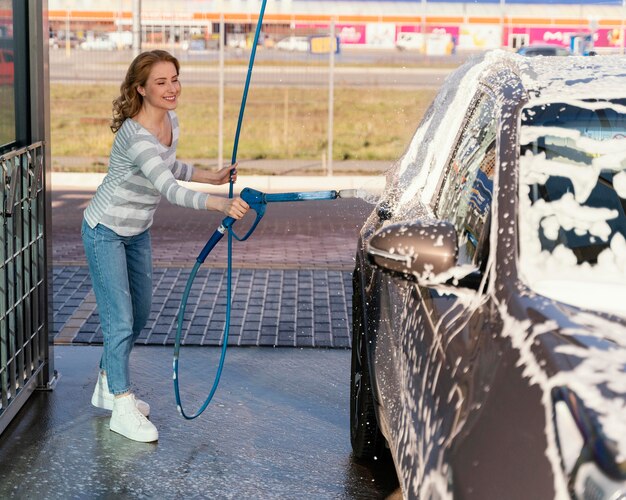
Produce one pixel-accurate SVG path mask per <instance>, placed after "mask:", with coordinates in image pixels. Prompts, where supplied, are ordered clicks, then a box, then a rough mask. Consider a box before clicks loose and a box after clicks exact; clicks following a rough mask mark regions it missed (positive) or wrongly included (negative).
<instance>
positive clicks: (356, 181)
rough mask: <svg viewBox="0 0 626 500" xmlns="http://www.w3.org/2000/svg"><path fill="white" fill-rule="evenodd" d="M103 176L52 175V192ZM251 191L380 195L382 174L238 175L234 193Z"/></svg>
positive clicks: (199, 187)
mask: <svg viewBox="0 0 626 500" xmlns="http://www.w3.org/2000/svg"><path fill="white" fill-rule="evenodd" d="M105 175H106V174H104V173H75V172H52V189H61V190H70V191H80V190H82V191H85V190H95V189H96V188H97V187H98V186H99V185H100V183H101V182H102V179H103V178H104V176H105ZM181 184H182V185H184V186H186V187H189V188H191V189H194V190H196V191H203V192H207V193H221V194H223V193H224V190H225V188H226V187H227V186H226V185H224V186H212V185H207V184H198V183H195V182H181ZM246 187H249V188H252V189H256V190H258V191H262V192H264V193H275V192H289V191H321V190H336V191H339V190H341V189H364V190H366V191H368V192H370V193H372V194H380V193H382V191H383V189H384V187H385V176H384V175H341V176H339V175H337V176H313V175H301V176H300V175H294V176H292V175H285V176H282V175H276V176H272V175H240V176H239V179H238V181H237V184H236V185H235V187H234V191H235V193H239V192H240V191H241V190H242V189H243V188H246Z"/></svg>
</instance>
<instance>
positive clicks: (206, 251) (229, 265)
mask: <svg viewBox="0 0 626 500" xmlns="http://www.w3.org/2000/svg"><path fill="white" fill-rule="evenodd" d="M266 4H267V0H263V2H262V4H261V11H260V12H259V20H258V22H257V26H256V30H255V33H254V42H253V43H252V51H251V52H250V61H249V63H248V73H247V75H246V83H245V86H244V89H243V96H242V99H241V106H240V108H239V118H238V120H237V131H236V132H235V140H234V144H233V155H232V159H231V165H234V164H235V163H237V149H238V147H239V135H240V133H241V125H242V123H243V115H244V111H245V107H246V101H247V99H248V89H249V87H250V80H251V77H252V68H253V66H254V58H255V56H256V47H257V44H258V42H259V35H260V33H261V26H262V24H263V16H264V14H265V5H266ZM232 174H233V172H232V171H231V178H230V185H229V189H228V197H229V198H232V197H233V185H234V182H233V178H232ZM263 213H264V212H263ZM261 217H263V214H261V215H260V217H259V212H258V211H257V220H256V221H255V224H254V225H253V227H252V228H251V229H250V231H248V234H247V235H246V236H244V238H243V239H247V238H248V237H249V236H250V235H251V234H252V232H253V231H254V229H255V228H256V225H257V224H258V222H259V220H260V219H261ZM227 219H232V218H231V217H227V218H226V219H224V221H223V222H222V225H221V226H220V228H218V230H217V231H216V232H215V233H214V234H213V235H212V236H211V238H210V239H209V241H208V242H207V244H206V245H205V247H204V248H203V249H202V252H200V255H199V256H198V259H197V260H196V263H195V264H194V267H193V268H192V271H191V273H190V274H189V279H188V280H187V286H186V287H185V293H184V294H183V298H182V301H181V304H180V308H179V312H178V324H177V328H176V340H175V343H174V362H173V370H174V374H173V378H174V393H175V396H176V407H177V409H178V411H179V412H180V414H181V415H182V416H183V417H184V418H186V419H187V420H192V419H194V418H196V417H198V416H200V415H201V414H202V412H203V411H204V410H206V408H207V406H208V405H209V403H210V402H211V400H212V399H213V395H214V394H215V391H216V389H217V386H218V384H219V381H220V377H221V376H222V369H223V367H224V359H225V357H226V348H227V346H228V333H229V331H230V309H231V299H232V273H233V231H232V229H231V228H232V223H233V222H234V219H232V221H231V222H230V224H228V225H227V226H225V225H224V222H225V221H226V220H227ZM221 229H224V230H227V231H228V260H227V276H226V296H227V299H226V324H225V325H224V335H223V339H222V351H221V355H220V360H219V364H218V367H217V372H216V374H215V379H214V381H213V386H212V388H211V391H210V393H209V395H208V396H207V398H206V400H205V401H204V403H203V404H202V406H201V407H200V409H199V410H198V411H197V412H196V413H194V414H193V415H188V414H186V413H185V411H184V409H183V405H182V402H181V399H180V391H179V383H178V379H179V376H178V359H179V352H180V341H181V336H182V328H183V321H184V316H185V309H186V307H187V300H188V298H189V291H190V290H191V285H192V284H193V281H194V279H195V277H196V274H197V272H198V268H199V267H200V265H202V263H203V262H204V259H206V257H207V255H208V254H209V253H210V252H211V250H212V249H213V247H214V246H215V245H216V244H217V242H218V241H219V240H220V239H221V238H222V236H223V234H224V233H223V232H220V230H221ZM218 233H219V236H218ZM237 239H239V238H237Z"/></svg>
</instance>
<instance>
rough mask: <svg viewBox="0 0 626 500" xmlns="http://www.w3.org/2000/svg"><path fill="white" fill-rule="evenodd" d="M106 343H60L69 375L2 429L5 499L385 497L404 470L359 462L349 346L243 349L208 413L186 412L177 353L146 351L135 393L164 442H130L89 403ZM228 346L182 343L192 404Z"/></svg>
mask: <svg viewBox="0 0 626 500" xmlns="http://www.w3.org/2000/svg"><path fill="white" fill-rule="evenodd" d="M100 349H101V348H99V347H80V346H62V347H61V346H57V347H55V349H54V354H55V363H56V365H55V366H56V369H57V370H58V371H59V372H60V373H61V378H60V379H59V382H58V384H57V386H56V388H55V390H54V391H52V392H38V393H35V395H34V396H33V397H32V398H31V399H30V401H29V402H28V403H27V404H26V406H25V407H24V409H23V410H22V411H21V412H20V414H19V415H18V418H16V419H15V420H14V422H13V423H12V424H11V425H10V426H9V427H8V428H7V429H6V431H5V432H4V433H3V434H2V436H1V437H0V498H2V499H7V498H53V499H55V498H63V499H67V498H159V499H161V498H263V499H265V498H289V499H294V498H307V499H308V498H359V499H361V498H385V497H387V496H388V495H389V494H391V493H393V492H394V491H395V494H394V496H398V495H399V492H398V491H397V480H396V479H395V474H394V472H393V467H392V466H390V464H386V463H382V461H381V462H379V463H375V465H374V466H370V467H366V466H364V465H362V464H359V463H356V462H355V461H354V460H353V459H352V458H351V451H350V440H349V397H348V392H349V383H348V380H349V374H350V351H349V350H326V349H293V348H290V349H280V348H276V349H272V348H257V347H250V348H236V349H231V350H230V351H229V352H228V354H227V356H226V365H225V369H224V372H223V375H222V381H221V384H220V387H219V388H218V390H217V393H216V395H215V397H214V399H213V402H212V403H211V404H210V405H209V407H208V409H207V410H206V411H205V412H204V413H203V414H202V415H201V416H200V417H198V418H197V419H195V420H193V421H187V420H184V419H183V418H182V417H180V416H179V415H178V413H177V412H176V409H175V404H174V393H173V384H172V378H171V371H172V369H171V360H172V349H171V348H169V347H154V346H151V347H136V348H135V350H134V351H133V354H132V360H131V363H132V373H133V384H134V385H135V386H136V393H137V394H138V395H139V396H140V397H142V398H143V399H145V400H146V401H148V402H149V403H150V405H151V407H152V415H151V419H152V422H154V424H155V425H156V426H157V428H158V429H159V433H160V439H159V442H158V443H157V444H144V443H136V442H133V441H130V440H128V439H126V438H124V437H122V436H120V435H118V434H115V433H113V432H111V431H110V430H109V428H108V420H109V418H108V415H107V412H105V411H103V410H99V409H97V408H94V407H92V406H91V405H90V397H91V392H92V389H93V385H94V383H95V380H96V376H97V370H96V366H97V362H98V359H99V355H100ZM218 355H219V350H218V349H216V348H207V347H203V348H197V347H183V348H182V350H181V360H180V363H181V365H180V377H181V379H180V380H181V389H182V391H183V394H182V398H183V405H184V406H185V409H186V411H187V412H189V413H191V412H193V411H195V410H196V408H198V407H199V405H200V404H201V403H202V401H203V400H204V398H205V397H206V395H207V394H208V390H209V388H210V384H211V383H212V381H213V375H214V372H215V363H216V361H217V359H218Z"/></svg>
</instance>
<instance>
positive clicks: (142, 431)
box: [109, 393, 159, 443]
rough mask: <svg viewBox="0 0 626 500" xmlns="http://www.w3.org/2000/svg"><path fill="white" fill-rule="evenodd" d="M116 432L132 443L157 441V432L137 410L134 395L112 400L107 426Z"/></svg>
mask: <svg viewBox="0 0 626 500" xmlns="http://www.w3.org/2000/svg"><path fill="white" fill-rule="evenodd" d="M109 427H110V429H111V430H112V431H113V432H117V433H118V434H121V435H122V436H124V437H127V438H128V439H132V440H133V441H140V442H142V443H151V442H152V441H156V440H158V439H159V431H157V428H156V427H155V426H154V424H153V423H152V422H150V420H148V419H147V418H146V417H145V416H144V415H143V414H142V413H141V412H140V411H139V409H138V408H137V400H136V399H135V395H134V394H132V393H131V394H128V395H127V396H122V397H121V398H114V401H113V413H112V414H111V422H110V424H109Z"/></svg>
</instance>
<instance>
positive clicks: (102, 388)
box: [91, 372, 150, 417]
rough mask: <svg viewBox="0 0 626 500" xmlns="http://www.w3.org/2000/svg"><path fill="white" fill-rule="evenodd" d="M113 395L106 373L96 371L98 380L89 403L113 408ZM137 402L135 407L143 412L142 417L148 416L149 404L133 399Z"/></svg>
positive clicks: (108, 408)
mask: <svg viewBox="0 0 626 500" xmlns="http://www.w3.org/2000/svg"><path fill="white" fill-rule="evenodd" d="M114 400H115V396H114V395H113V394H111V393H110V392H109V384H108V383H107V377H106V375H102V372H98V381H97V382H96V387H95V388H94V390H93V395H92V396H91V404H92V405H94V406H95V407H96V408H103V409H105V410H109V411H111V410H113V401H114ZM135 401H136V402H137V409H138V410H139V411H140V412H141V413H142V414H143V416H144V417H149V416H150V405H149V404H148V403H146V402H145V401H142V400H141V399H135Z"/></svg>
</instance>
